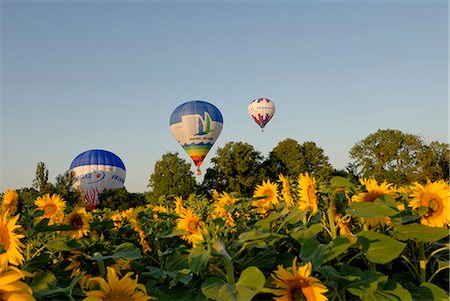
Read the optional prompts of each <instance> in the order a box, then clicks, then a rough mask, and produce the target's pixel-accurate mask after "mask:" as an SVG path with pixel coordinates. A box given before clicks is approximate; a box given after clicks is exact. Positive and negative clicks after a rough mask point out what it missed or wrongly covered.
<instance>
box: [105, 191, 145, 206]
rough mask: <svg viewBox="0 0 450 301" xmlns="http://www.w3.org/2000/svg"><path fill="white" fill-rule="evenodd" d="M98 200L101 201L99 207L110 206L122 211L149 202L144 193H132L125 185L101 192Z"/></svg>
mask: <svg viewBox="0 0 450 301" xmlns="http://www.w3.org/2000/svg"><path fill="white" fill-rule="evenodd" d="M98 200H99V202H100V203H99V205H98V206H97V208H98V209H102V208H110V209H112V210H121V211H125V210H127V209H129V208H135V207H138V206H143V205H145V204H146V203H147V200H146V199H145V196H144V194H143V193H130V192H128V191H127V189H126V188H125V187H122V188H120V189H108V190H105V191H103V192H102V193H100V194H99V196H98Z"/></svg>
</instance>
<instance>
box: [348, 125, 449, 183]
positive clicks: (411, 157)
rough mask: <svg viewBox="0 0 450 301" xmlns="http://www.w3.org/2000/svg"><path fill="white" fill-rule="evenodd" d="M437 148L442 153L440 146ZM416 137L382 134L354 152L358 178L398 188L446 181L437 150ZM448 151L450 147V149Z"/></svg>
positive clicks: (402, 134)
mask: <svg viewBox="0 0 450 301" xmlns="http://www.w3.org/2000/svg"><path fill="white" fill-rule="evenodd" d="M433 147H435V148H437V149H440V146H438V144H433ZM433 147H430V146H429V145H426V144H425V143H424V142H423V140H422V139H421V138H420V137H419V136H416V135H412V134H405V133H402V132H401V131H399V130H392V129H386V130H378V131H377V132H375V133H373V134H370V135H369V136H367V137H366V138H365V139H363V140H362V141H359V142H358V143H356V144H355V145H354V146H353V147H352V148H351V149H350V158H351V159H352V160H353V162H352V163H353V164H354V165H355V167H356V170H357V173H358V176H360V177H374V178H375V179H377V180H379V181H382V180H387V181H388V182H394V183H398V184H404V183H411V182H414V181H420V182H424V181H426V180H427V179H430V180H437V179H442V178H443V177H444V172H443V169H442V167H441V166H440V165H439V162H438V157H439V155H438V154H436V150H434V149H433ZM447 148H448V145H447Z"/></svg>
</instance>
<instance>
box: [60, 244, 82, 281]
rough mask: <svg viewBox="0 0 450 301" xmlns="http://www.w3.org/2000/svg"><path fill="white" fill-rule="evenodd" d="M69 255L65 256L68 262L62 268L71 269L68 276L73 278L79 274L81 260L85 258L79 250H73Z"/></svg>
mask: <svg viewBox="0 0 450 301" xmlns="http://www.w3.org/2000/svg"><path fill="white" fill-rule="evenodd" d="M70 253H71V255H70V256H69V257H68V258H67V260H69V261H70V264H69V265H68V266H67V267H66V268H65V269H64V271H72V272H71V274H70V278H74V277H76V276H78V275H80V274H81V272H82V270H81V262H82V261H84V260H85V257H84V255H83V252H81V251H79V250H74V251H71V252H70Z"/></svg>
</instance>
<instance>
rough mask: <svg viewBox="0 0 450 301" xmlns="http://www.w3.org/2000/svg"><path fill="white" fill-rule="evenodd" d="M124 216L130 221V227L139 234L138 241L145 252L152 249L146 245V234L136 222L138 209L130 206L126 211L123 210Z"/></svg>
mask: <svg viewBox="0 0 450 301" xmlns="http://www.w3.org/2000/svg"><path fill="white" fill-rule="evenodd" d="M124 215H125V217H126V219H127V220H128V222H129V223H130V225H131V227H133V230H134V231H135V232H136V233H137V234H138V235H139V243H140V244H141V246H142V248H143V249H144V251H145V252H150V251H151V250H152V249H151V248H150V246H149V245H148V243H147V241H146V237H147V235H145V232H144V231H143V230H142V228H141V226H140V225H139V222H138V215H139V213H138V211H137V210H136V209H133V208H130V209H128V210H127V211H125V214H124Z"/></svg>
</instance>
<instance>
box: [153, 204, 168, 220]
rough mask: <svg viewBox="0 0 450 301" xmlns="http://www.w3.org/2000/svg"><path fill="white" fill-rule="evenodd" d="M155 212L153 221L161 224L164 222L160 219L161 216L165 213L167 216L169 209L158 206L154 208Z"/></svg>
mask: <svg viewBox="0 0 450 301" xmlns="http://www.w3.org/2000/svg"><path fill="white" fill-rule="evenodd" d="M151 209H152V211H153V219H154V220H155V221H157V222H161V221H162V220H161V219H160V218H159V214H160V213H163V214H167V208H166V207H164V206H162V205H156V206H153V207H152V208H151Z"/></svg>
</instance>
